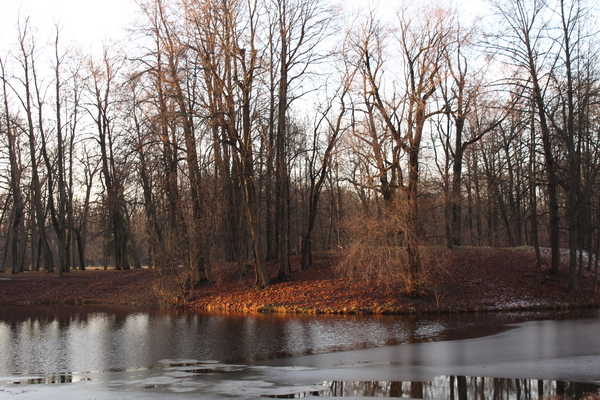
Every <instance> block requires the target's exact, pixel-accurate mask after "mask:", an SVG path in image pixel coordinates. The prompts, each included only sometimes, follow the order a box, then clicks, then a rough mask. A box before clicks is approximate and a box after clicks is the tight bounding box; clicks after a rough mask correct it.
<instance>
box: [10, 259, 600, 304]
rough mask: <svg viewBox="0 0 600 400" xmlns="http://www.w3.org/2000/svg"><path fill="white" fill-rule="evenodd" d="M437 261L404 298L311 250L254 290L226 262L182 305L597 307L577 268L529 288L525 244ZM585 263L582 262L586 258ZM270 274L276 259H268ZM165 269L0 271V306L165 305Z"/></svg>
mask: <svg viewBox="0 0 600 400" xmlns="http://www.w3.org/2000/svg"><path fill="white" fill-rule="evenodd" d="M443 254H444V255H443V257H444V263H443V267H437V268H435V269H432V270H429V271H427V280H426V282H425V283H424V288H425V290H424V293H423V295H422V296H420V297H416V298H415V297H409V296H407V295H406V293H405V291H404V290H403V286H402V284H401V283H399V284H391V283H389V282H388V283H386V284H382V283H380V282H365V281H363V280H358V279H349V278H347V277H344V276H342V275H341V274H340V272H339V271H338V269H337V268H336V265H337V263H338V261H339V257H340V253H338V252H333V253H319V254H316V256H315V263H314V265H313V267H312V268H311V269H310V270H308V271H299V268H298V267H299V261H300V260H299V258H296V257H295V258H293V260H292V261H293V262H292V268H293V269H294V271H293V272H292V274H291V276H290V278H289V279H287V280H284V281H275V282H274V283H273V284H272V285H271V286H269V287H267V288H266V289H262V290H257V289H256V288H254V285H253V284H254V278H253V273H252V271H250V273H249V274H248V275H246V276H244V277H239V274H238V271H237V268H236V266H235V264H233V263H222V264H217V265H213V267H212V268H213V270H212V272H213V273H212V275H213V276H215V277H218V279H216V281H215V282H212V283H203V284H200V285H198V286H196V287H195V288H194V291H193V293H191V296H192V298H191V301H190V302H189V303H188V304H187V305H186V307H189V308H191V309H197V310H220V311H242V312H289V313H412V312H440V311H441V312H464V311H494V310H521V309H552V308H556V309H563V308H580V307H598V306H600V294H599V293H594V291H593V281H594V273H593V271H586V270H585V268H584V269H583V271H582V275H581V276H580V277H579V280H578V283H579V291H578V293H575V294H571V293H569V291H568V290H567V284H568V278H567V274H566V259H565V260H564V263H565V264H564V266H563V271H564V272H563V274H561V275H559V276H552V275H549V274H548V273H547V269H548V261H549V260H548V259H547V258H545V259H544V261H545V263H544V265H543V267H542V268H543V279H542V283H541V285H539V286H538V287H536V286H535V280H534V260H535V259H534V255H533V251H532V250H531V249H526V248H520V249H492V248H460V249H455V250H452V251H444V252H443ZM586 265H587V264H586ZM269 268H270V270H271V274H272V276H273V277H275V276H276V271H277V265H275V264H273V263H271V264H269ZM173 282H174V279H173V276H172V275H165V274H161V273H159V272H158V270H151V269H141V270H131V271H114V270H106V271H104V270H88V271H71V272H69V273H66V274H64V275H63V276H62V277H59V276H58V275H56V274H47V273H44V272H25V273H23V274H17V275H13V274H0V305H1V306H7V305H14V306H27V305H40V304H107V305H108V304H112V305H128V306H169V305H173V304H177V297H178V294H179V293H178V290H177V286H176V285H173Z"/></svg>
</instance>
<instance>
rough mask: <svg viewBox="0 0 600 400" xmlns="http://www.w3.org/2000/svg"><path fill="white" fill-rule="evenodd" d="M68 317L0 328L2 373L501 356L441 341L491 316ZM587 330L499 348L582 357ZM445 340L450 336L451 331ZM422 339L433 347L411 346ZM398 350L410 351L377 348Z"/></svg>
mask: <svg viewBox="0 0 600 400" xmlns="http://www.w3.org/2000/svg"><path fill="white" fill-rule="evenodd" d="M67 313H68V316H67V317H66V318H64V317H63V318H61V319H60V320H59V319H52V317H50V318H48V317H46V318H37V317H30V318H27V319H21V320H18V321H14V322H13V321H10V320H9V321H7V322H4V321H0V354H1V357H0V375H6V374H12V373H16V372H21V373H56V372H93V371H114V370H124V369H140V368H153V367H156V366H157V365H158V364H159V361H160V360H165V359H196V360H201V361H203V360H216V361H220V362H225V363H236V362H250V361H254V362H258V363H260V362H262V361H261V360H267V359H274V358H282V357H290V356H302V355H309V354H326V353H332V352H339V351H346V350H354V349H366V348H380V352H381V353H380V354H379V353H377V354H379V355H378V357H380V359H379V360H380V361H384V362H391V363H395V364H399V365H413V366H415V365H424V364H429V365H431V366H435V367H439V366H448V365H479V364H485V363H489V362H490V360H495V362H502V361H503V360H504V359H505V358H506V357H508V355H507V353H506V351H505V350H504V351H500V352H498V350H497V348H496V347H497V346H489V345H488V344H487V342H485V341H484V340H479V341H478V340H474V341H470V342H469V346H467V347H465V343H466V342H465V341H460V340H455V341H446V342H443V341H441V340H443V339H444V338H446V337H448V335H449V334H451V333H452V332H459V333H460V332H462V334H466V335H467V337H472V336H473V334H472V332H473V331H474V330H476V329H477V327H478V326H479V325H480V326H484V327H487V328H486V329H487V330H488V331H489V329H490V328H489V320H493V319H494V318H491V317H490V316H487V317H483V316H480V317H473V318H471V319H469V320H461V318H464V317H455V318H453V317H448V318H436V317H433V318H429V319H418V318H415V317H414V316H413V317H405V318H377V317H373V318H364V317H352V316H349V317H342V316H339V317H314V318H311V317H303V316H302V317H301V316H299V317H295V316H286V317H283V316H275V315H256V316H240V315H227V314H225V315H203V314H191V313H171V312H163V311H157V312H150V313H149V312H132V313H129V314H126V313H119V314H114V313H112V312H105V311H103V312H93V311H91V309H86V312H85V313H80V312H79V311H71V312H70V313H69V311H67ZM486 318H487V321H488V322H486ZM59 321H60V322H59ZM584 323H585V322H581V321H579V322H578V324H577V325H576V324H574V323H573V322H572V321H570V322H562V321H539V322H529V323H528V325H527V326H528V329H527V330H524V329H517V330H515V332H516V331H518V332H519V335H520V336H519V338H518V340H515V341H514V342H503V344H502V345H503V346H505V348H510V349H511V350H512V352H513V353H512V354H511V355H510V360H514V359H548V358H555V357H560V356H561V354H563V352H567V353H568V354H574V353H577V352H579V353H580V355H588V354H590V353H589V349H587V348H581V347H578V346H580V344H581V343H597V342H594V340H596V341H597V340H598V339H595V336H593V337H591V336H589V335H593V332H597V330H595V327H590V328H589V329H588V332H589V333H587V334H585V333H582V331H581V329H580V326H581V324H584ZM465 327H468V329H467V330H465ZM484 331H485V329H484ZM486 332H487V331H486ZM584 332H585V330H584ZM512 334H515V333H513V331H511V335H512ZM586 335H587V336H586ZM450 336H452V337H454V338H457V337H456V334H454V335H450ZM463 337H465V336H463ZM502 337H510V335H507V336H502ZM565 337H572V338H574V339H573V340H571V339H569V340H566V339H565ZM458 338H460V337H458ZM498 340H499V339H498ZM511 340H513V339H511ZM427 341H435V343H430V344H428V345H427V346H425V345H424V343H421V344H419V343H418V342H427ZM401 343H417V344H415V345H414V346H400V347H398V348H396V347H394V348H390V347H382V346H389V345H396V344H401ZM598 347H600V345H599V346H598ZM598 353H599V354H600V349H598ZM338 356H339V357H338ZM340 357H341V358H340ZM343 357H344V356H343V354H341V353H337V354H336V355H335V357H334V358H335V359H336V362H340V361H341V360H342V358H343ZM507 360H508V359H507Z"/></svg>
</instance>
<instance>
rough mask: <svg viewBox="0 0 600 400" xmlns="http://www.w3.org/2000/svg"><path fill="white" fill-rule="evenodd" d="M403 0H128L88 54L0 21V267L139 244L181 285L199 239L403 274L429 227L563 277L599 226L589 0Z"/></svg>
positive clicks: (105, 254) (402, 278)
mask: <svg viewBox="0 0 600 400" xmlns="http://www.w3.org/2000/svg"><path fill="white" fill-rule="evenodd" d="M408 3H409V2H400V1H399V2H398V4H397V7H396V9H395V10H396V11H395V14H393V15H392V14H390V13H389V12H387V9H386V10H385V12H382V11H383V10H382V9H379V10H377V9H373V10H361V11H360V12H357V11H352V10H349V9H347V8H345V7H344V5H343V2H342V3H341V4H339V5H335V4H332V3H331V2H326V1H320V0H142V1H140V2H139V6H140V10H139V13H140V15H139V18H138V22H137V24H136V25H135V27H132V29H131V31H130V37H128V38H127V41H126V42H125V43H123V44H112V45H106V46H105V47H104V52H103V53H101V54H85V52H83V51H81V50H80V49H75V48H71V47H69V46H65V45H64V44H63V40H62V38H61V35H60V29H56V32H55V35H54V36H53V37H52V38H51V39H50V40H47V39H46V38H44V39H42V38H40V37H36V35H35V33H34V32H35V30H34V27H33V26H32V24H31V23H30V21H28V20H27V19H23V20H21V21H18V23H16V29H17V33H18V40H17V41H16V42H15V43H14V45H13V46H12V48H11V49H10V51H8V52H6V53H5V54H0V68H1V69H0V74H1V75H0V76H1V78H2V79H1V84H2V92H1V99H2V107H1V111H0V118H1V119H0V135H1V137H0V140H1V141H2V146H1V148H0V157H1V158H0V163H1V174H2V178H1V181H0V185H1V187H0V206H1V214H0V235H1V236H0V257H1V259H0V262H1V263H0V271H12V272H13V273H18V272H22V271H24V270H41V269H43V270H46V271H48V272H56V273H59V274H62V273H65V272H67V271H69V270H70V269H73V268H79V269H85V268H86V267H87V266H91V265H104V266H112V267H114V268H116V269H129V268H139V267H141V266H146V265H147V266H151V267H158V268H161V269H165V270H174V271H177V273H178V274H176V275H174V276H175V277H176V278H175V279H177V280H178V283H179V286H180V288H181V290H182V293H185V287H186V286H187V285H190V284H191V283H193V282H198V281H203V280H207V281H213V280H216V279H218V276H216V274H217V272H216V270H215V269H213V268H212V266H213V265H214V264H215V263H217V262H223V261H228V262H236V263H237V265H238V268H239V273H240V274H246V273H249V272H251V273H254V274H255V277H256V285H257V287H265V286H267V285H269V284H270V283H271V279H273V278H274V276H271V275H270V274H269V271H268V270H267V267H266V262H267V261H268V260H277V261H278V276H277V278H279V279H285V278H287V277H288V276H289V275H290V274H291V273H292V268H291V264H290V259H291V257H292V255H294V254H302V263H301V267H302V268H303V269H307V268H309V267H310V265H311V261H312V253H313V252H314V251H320V250H328V249H343V250H342V251H341V253H342V254H343V257H342V261H341V263H340V265H341V267H342V268H344V269H345V272H346V273H347V274H348V277H349V278H350V279H355V278H364V279H387V280H390V279H391V280H394V281H398V282H403V283H404V285H405V288H406V291H407V293H409V294H413V295H416V294H418V293H420V292H421V291H422V290H423V287H424V279H425V278H424V276H425V275H426V270H427V268H429V267H430V264H431V263H432V261H431V259H430V256H429V253H428V251H426V250H425V248H426V246H432V245H439V246H445V247H448V248H452V247H454V246H463V245H470V246H524V245H527V246H532V247H533V248H535V249H536V254H537V260H538V261H537V266H536V269H535V273H536V278H537V279H540V276H541V275H540V273H541V272H540V271H541V267H542V262H541V261H542V260H541V254H540V246H542V247H549V248H550V249H551V258H550V260H551V261H550V265H549V268H550V271H551V272H552V273H555V274H559V273H567V272H568V273H569V276H570V290H572V291H576V290H577V280H578V276H579V274H580V272H581V269H582V268H594V267H595V268H596V271H597V267H598V264H597V261H596V260H597V258H594V257H587V258H583V257H582V255H583V254H584V252H583V251H586V252H588V254H597V253H598V251H599V249H600V198H599V197H600V191H599V190H598V189H599V187H598V185H599V184H600V176H599V172H600V170H599V169H600V157H599V150H600V148H599V146H600V140H599V133H600V120H599V117H600V109H599V100H600V93H599V92H598V87H599V85H598V84H599V82H600V81H599V79H600V76H599V72H600V70H599V66H598V65H599V63H598V55H599V48H598V44H599V43H598V39H599V36H598V34H597V32H596V29H597V25H596V20H597V18H598V13H597V10H596V9H594V8H593V7H594V4H592V2H589V3H588V2H586V1H585V0H547V1H541V0H506V1H505V0H490V1H489V2H488V6H489V7H488V9H486V11H485V16H483V17H481V18H473V16H472V15H471V14H469V15H470V17H469V18H467V17H466V16H465V15H466V14H467V13H466V11H465V8H466V5H461V6H459V7H456V8H454V7H451V6H444V5H441V3H435V2H426V3H425V4H408ZM561 249H569V250H570V253H569V254H570V258H569V264H568V269H566V268H562V267H561V262H560V261H561ZM582 250H583V251H582ZM584 261H585V262H584ZM532 268H533V267H532ZM562 269H565V270H564V271H563V270H562ZM181 271H184V272H181ZM533 272H534V271H533V270H532V273H533ZM450 273H451V271H450Z"/></svg>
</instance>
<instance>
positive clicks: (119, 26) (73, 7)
mask: <svg viewBox="0 0 600 400" xmlns="http://www.w3.org/2000/svg"><path fill="white" fill-rule="evenodd" d="M0 4H1V6H0V10H1V11H0V49H5V48H6V46H7V45H8V44H12V43H15V41H16V40H15V38H16V33H17V21H18V20H19V19H21V20H24V19H25V18H26V17H27V16H29V17H30V22H31V26H32V27H34V28H35V29H37V31H38V32H37V38H38V40H41V41H43V40H44V39H46V38H50V35H52V36H53V35H54V32H55V24H56V23H58V24H59V26H62V30H61V36H62V38H63V40H64V42H65V44H66V43H70V42H75V43H76V44H78V45H80V46H81V47H82V48H83V49H88V48H100V47H101V46H102V43H103V41H105V40H110V39H113V38H119V37H123V32H124V28H125V27H126V26H127V25H128V24H130V23H131V22H132V21H133V19H134V16H135V13H136V10H137V6H136V5H135V3H134V2H133V0H0Z"/></svg>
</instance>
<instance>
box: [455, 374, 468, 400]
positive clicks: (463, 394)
mask: <svg viewBox="0 0 600 400" xmlns="http://www.w3.org/2000/svg"><path fill="white" fill-rule="evenodd" d="M456 383H457V387H458V400H467V377H465V376H457V377H456Z"/></svg>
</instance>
